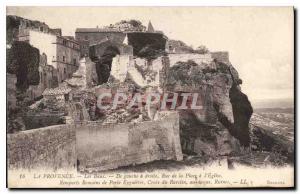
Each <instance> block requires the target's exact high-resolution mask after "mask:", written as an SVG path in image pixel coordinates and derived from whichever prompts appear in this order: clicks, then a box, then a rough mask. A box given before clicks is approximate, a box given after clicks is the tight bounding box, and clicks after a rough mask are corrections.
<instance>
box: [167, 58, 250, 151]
mask: <svg viewBox="0 0 300 194" xmlns="http://www.w3.org/2000/svg"><path fill="white" fill-rule="evenodd" d="M239 84H241V80H240V79H239V77H238V73H237V71H236V70H235V69H234V68H233V66H232V65H231V64H227V63H223V62H219V61H216V60H214V61H213V62H211V64H204V63H201V64H197V63H195V62H194V61H187V62H178V63H177V64H176V65H174V66H172V67H171V68H170V69H169V75H168V81H167V85H166V89H167V90H168V91H174V92H176V91H177V92H178V91H181V92H197V93H199V95H200V96H201V99H200V101H201V102H200V103H202V105H203V109H202V110H191V111H189V112H188V113H187V112H186V111H185V112H183V111H181V115H182V117H181V120H180V123H181V127H180V129H181V134H182V135H183V137H184V138H183V139H184V140H183V142H182V143H183V144H184V145H182V146H183V147H184V148H188V152H194V153H197V154H199V153H202V154H203V153H204V154H207V155H212V153H214V154H213V155H216V154H217V155H218V154H219V155H224V154H225V155H227V154H231V153H234V152H239V147H240V146H244V147H249V143H250V135H249V127H248V124H249V120H250V117H251V114H252V107H251V104H250V102H249V100H248V98H247V96H246V95H245V94H243V93H242V92H241V90H240V87H239ZM236 140H237V141H236ZM208 150H211V151H208Z"/></svg>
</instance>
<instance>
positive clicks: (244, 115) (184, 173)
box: [6, 6, 295, 188]
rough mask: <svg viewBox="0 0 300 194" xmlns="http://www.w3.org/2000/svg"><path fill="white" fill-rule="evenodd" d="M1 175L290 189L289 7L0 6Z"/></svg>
mask: <svg viewBox="0 0 300 194" xmlns="http://www.w3.org/2000/svg"><path fill="white" fill-rule="evenodd" d="M6 96H7V107H6V115H7V129H6V130H7V187H8V188H257V187H259V188H293V187H294V184H295V183H294V180H295V177H294V176H295V173H294V167H295V164H294V156H295V153H294V145H295V136H294V130H295V125H294V9H293V7H28V6H26V7H17V6H15V7H13V6H8V7H6Z"/></svg>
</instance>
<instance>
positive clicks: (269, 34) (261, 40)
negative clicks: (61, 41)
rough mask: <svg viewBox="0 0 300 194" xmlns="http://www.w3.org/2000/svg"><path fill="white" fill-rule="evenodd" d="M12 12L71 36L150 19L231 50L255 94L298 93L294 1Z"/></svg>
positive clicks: (246, 87)
mask: <svg viewBox="0 0 300 194" xmlns="http://www.w3.org/2000/svg"><path fill="white" fill-rule="evenodd" d="M7 15H18V16H21V17H25V18H27V19H33V20H39V21H42V22H45V23H46V24H48V25H49V27H51V28H62V33H63V35H71V36H74V35H75V29H76V28H84V27H91V28H93V27H96V26H99V27H101V26H106V25H109V24H113V23H115V22H118V21H120V20H126V19H137V20H140V21H141V22H142V23H143V24H144V25H145V26H147V24H148V22H149V21H151V23H152V25H153V27H154V29H155V30H161V31H163V32H164V33H165V35H167V36H168V37H169V38H170V39H178V40H182V41H184V42H185V43H187V44H188V45H192V46H193V47H194V48H196V47H198V46H199V45H205V46H206V47H207V48H208V49H209V50H210V51H228V52H229V58H230V61H231V63H232V65H233V66H234V67H235V68H236V69H237V71H238V72H239V75H240V78H241V79H242V80H243V84H242V85H241V87H242V91H243V92H244V93H245V94H247V96H248V97H249V99H250V100H252V101H256V100H263V99H293V96H294V89H293V88H294V77H293V75H294V61H293V60H294V50H293V49H294V29H293V28H294V26H293V24H294V20H293V8H292V7H180V8H179V7H7Z"/></svg>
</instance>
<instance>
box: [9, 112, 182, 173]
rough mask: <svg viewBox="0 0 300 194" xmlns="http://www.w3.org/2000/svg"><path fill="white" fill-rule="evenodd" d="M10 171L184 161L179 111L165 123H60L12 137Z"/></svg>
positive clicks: (103, 168) (96, 168) (110, 166)
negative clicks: (155, 161)
mask: <svg viewBox="0 0 300 194" xmlns="http://www.w3.org/2000/svg"><path fill="white" fill-rule="evenodd" d="M7 156H8V163H7V164H8V168H9V169H41V168H43V169H71V168H72V169H74V168H75V167H76V162H77V165H78V168H79V169H80V170H81V171H91V170H97V171H98V170H108V169H114V168H117V167H120V166H128V165H134V164H141V163H147V162H150V161H154V160H182V152H181V145H180V138H179V118H178V114H177V113H175V112H174V113H172V114H170V115H169V116H166V117H165V118H163V120H159V121H148V122H141V123H121V124H107V125H103V124H102V123H99V122H93V121H89V122H84V123H81V124H72V125H54V126H49V127H44V128H38V129H32V130H28V131H21V132H18V133H15V134H8V135H7Z"/></svg>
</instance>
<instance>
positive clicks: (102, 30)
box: [76, 28, 121, 32]
mask: <svg viewBox="0 0 300 194" xmlns="http://www.w3.org/2000/svg"><path fill="white" fill-rule="evenodd" d="M76 32H121V31H120V30H118V29H115V28H76Z"/></svg>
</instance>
